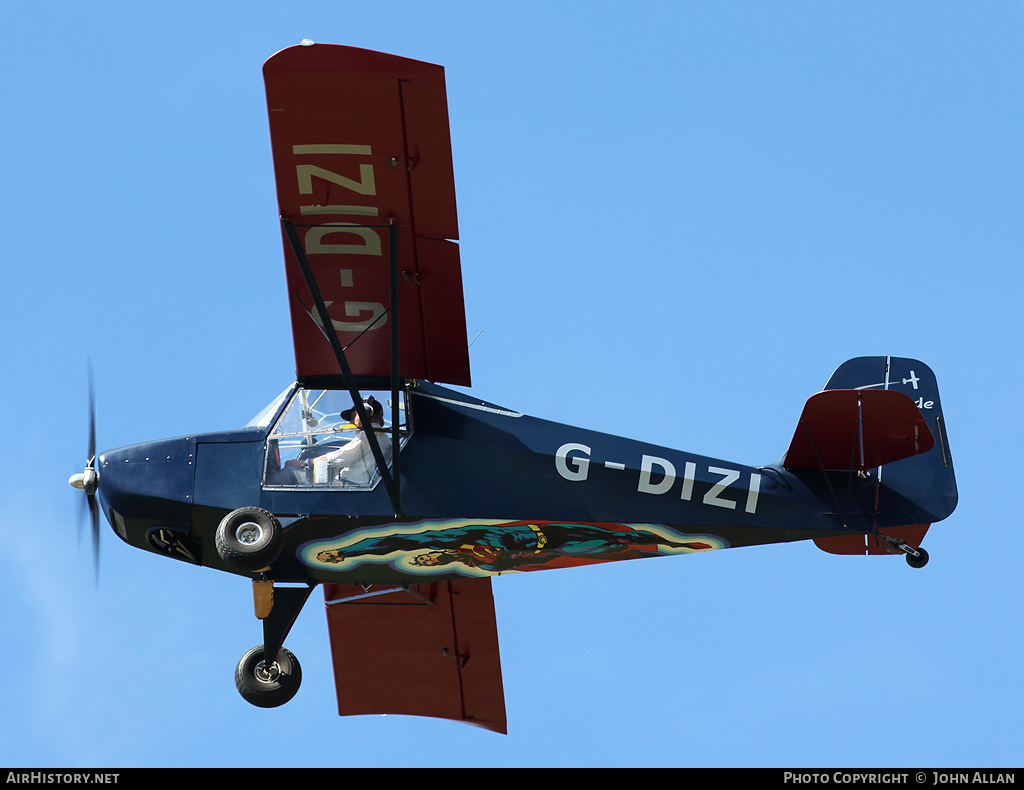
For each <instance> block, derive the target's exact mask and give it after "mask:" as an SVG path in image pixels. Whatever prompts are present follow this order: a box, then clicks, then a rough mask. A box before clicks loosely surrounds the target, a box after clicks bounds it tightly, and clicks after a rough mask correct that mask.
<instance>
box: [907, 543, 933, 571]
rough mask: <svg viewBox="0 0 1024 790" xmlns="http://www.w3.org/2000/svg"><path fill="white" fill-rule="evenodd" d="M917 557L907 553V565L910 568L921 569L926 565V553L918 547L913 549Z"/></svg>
mask: <svg viewBox="0 0 1024 790" xmlns="http://www.w3.org/2000/svg"><path fill="white" fill-rule="evenodd" d="M915 551H916V552H917V556H916V557H915V556H914V555H913V554H910V553H909V552H908V553H907V565H909V566H910V567H911V568H923V567H924V566H925V565H927V564H928V552H927V551H925V550H924V549H922V548H921V547H920V546H919V547H918V548H917V549H915Z"/></svg>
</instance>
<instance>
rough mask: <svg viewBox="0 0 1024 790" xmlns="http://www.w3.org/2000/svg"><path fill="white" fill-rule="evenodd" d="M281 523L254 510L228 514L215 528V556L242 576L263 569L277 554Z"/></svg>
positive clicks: (273, 516)
mask: <svg viewBox="0 0 1024 790" xmlns="http://www.w3.org/2000/svg"><path fill="white" fill-rule="evenodd" d="M282 540H283V538H282V530H281V522H280V521H278V520H277V517H276V516H275V515H274V514H273V513H269V512H267V511H266V510H263V509H261V508H258V507H240V508H238V510H232V511H231V512H230V513H228V514H227V515H226V516H224V518H223V519H222V520H221V522H220V525H219V526H218V527H217V536H216V540H215V543H216V546H217V554H219V555H220V558H221V559H222V560H224V562H226V563H227V564H228V565H230V566H231V567H233V568H235V569H237V570H240V571H246V572H249V573H251V572H253V571H258V570H260V569H262V568H266V567H267V566H269V565H270V564H272V563H273V562H274V560H276V559H277V558H278V556H280V554H281V543H282Z"/></svg>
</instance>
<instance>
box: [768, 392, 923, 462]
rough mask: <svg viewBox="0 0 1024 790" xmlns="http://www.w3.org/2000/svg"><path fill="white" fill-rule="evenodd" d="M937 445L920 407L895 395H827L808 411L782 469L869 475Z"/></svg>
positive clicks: (812, 402) (819, 397) (816, 397)
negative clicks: (870, 472) (872, 471)
mask: <svg viewBox="0 0 1024 790" xmlns="http://www.w3.org/2000/svg"><path fill="white" fill-rule="evenodd" d="M934 445H935V439H934V437H933V436H932V432H931V431H930V430H928V424H927V423H926V422H925V420H924V417H922V416H921V412H920V411H919V410H918V408H917V406H916V404H915V403H914V401H913V400H912V399H911V398H910V397H909V396H908V395H905V394H903V393H902V392H896V391H895V390H867V389H865V390H826V391H824V392H819V393H818V394H817V395H813V396H812V397H811V398H810V399H809V400H808V401H807V403H806V404H805V405H804V411H803V414H801V415H800V423H799V424H798V425H797V429H796V433H794V434H793V441H792V442H791V443H790V445H789V449H788V450H787V451H786V455H785V458H784V459H783V462H782V465H783V466H784V467H785V468H786V469H827V470H835V471H866V470H868V469H874V468H875V467H877V466H881V465H882V464H888V463H892V462H893V461H898V460H900V459H901V458H907V457H909V456H912V455H917V454H919V453H926V452H928V451H929V450H931V449H932V447H933V446H934Z"/></svg>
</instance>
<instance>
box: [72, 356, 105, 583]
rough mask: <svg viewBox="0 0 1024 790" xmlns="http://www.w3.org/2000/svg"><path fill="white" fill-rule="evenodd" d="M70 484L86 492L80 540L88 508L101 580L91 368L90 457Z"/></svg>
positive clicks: (94, 558) (73, 476)
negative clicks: (84, 515)
mask: <svg viewBox="0 0 1024 790" xmlns="http://www.w3.org/2000/svg"><path fill="white" fill-rule="evenodd" d="M68 482H69V483H70V484H71V485H72V486H73V487H74V488H79V489H81V490H83V491H85V500H84V501H83V503H82V506H81V507H79V510H78V540H79V543H81V539H82V515H83V509H84V508H86V507H88V509H89V519H90V521H91V522H92V547H93V548H92V553H93V571H94V573H95V574H96V577H97V578H99V570H100V510H99V505H98V504H97V502H96V487H97V486H98V485H99V475H98V474H97V472H96V402H95V396H94V394H93V380H92V368H91V367H90V368H89V455H88V460H87V461H86V463H85V471H84V472H79V473H78V474H74V475H71V477H69V478H68Z"/></svg>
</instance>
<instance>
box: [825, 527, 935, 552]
mask: <svg viewBox="0 0 1024 790" xmlns="http://www.w3.org/2000/svg"><path fill="white" fill-rule="evenodd" d="M930 526H931V524H912V525H911V526H908V527H892V528H889V529H881V530H879V532H880V533H881V534H882V535H888V536H889V537H890V538H897V539H898V540H902V541H905V542H906V543H909V544H910V545H911V546H920V545H921V543H922V542H923V541H924V536H925V533H927V532H928V527H930ZM814 545H815V546H817V547H818V548H819V549H821V550H822V551H825V552H828V553H829V554H856V555H860V556H864V555H865V554H897V553H899V552H894V551H893V548H892V546H890V545H889V543H888V542H887V541H886V540H885V539H884V538H881V537H879V536H878V535H870V534H868V535H865V534H860V535H837V536H836V537H834V538H815V539H814Z"/></svg>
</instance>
